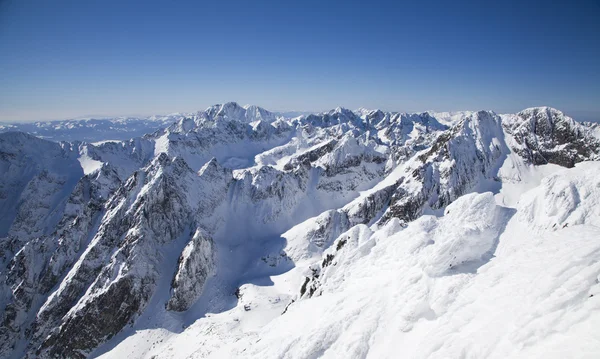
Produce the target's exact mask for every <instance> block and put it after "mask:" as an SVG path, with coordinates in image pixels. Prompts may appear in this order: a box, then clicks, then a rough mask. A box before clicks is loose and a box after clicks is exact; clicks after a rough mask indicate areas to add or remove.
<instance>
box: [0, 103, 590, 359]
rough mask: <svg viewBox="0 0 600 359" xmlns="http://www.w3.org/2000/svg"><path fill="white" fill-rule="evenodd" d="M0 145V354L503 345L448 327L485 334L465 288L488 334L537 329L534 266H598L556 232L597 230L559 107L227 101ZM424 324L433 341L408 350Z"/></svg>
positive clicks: (421, 352)
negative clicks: (157, 120) (127, 131)
mask: <svg viewBox="0 0 600 359" xmlns="http://www.w3.org/2000/svg"><path fill="white" fill-rule="evenodd" d="M0 139H5V140H3V142H2V146H1V147H0V169H2V170H3V171H4V174H5V175H4V176H2V177H1V178H0V190H1V191H2V192H0V195H1V196H0V207H1V208H0V211H2V212H1V213H4V214H8V215H9V216H7V217H5V218H4V219H3V229H4V231H3V232H2V233H3V234H1V236H3V237H2V238H0V256H1V257H0V260H1V261H2V262H3V263H4V265H3V266H2V267H1V268H0V308H2V316H1V317H0V357H2V358H5V357H7V358H21V357H26V358H52V357H65V358H86V357H98V356H107V357H117V358H120V357H132V358H143V357H152V356H153V355H156V356H157V357H161V358H162V357H167V358H170V357H173V358H180V357H188V356H192V357H207V356H213V357H215V356H216V357H223V356H224V357H238V356H251V357H257V356H262V355H265V356H267V357H281V356H284V357H285V356H291V357H293V356H296V357H311V356H320V355H330V356H335V357H339V356H350V357H362V356H365V355H366V354H371V355H373V356H396V355H397V354H398V353H400V354H402V353H404V354H405V356H408V357H411V356H413V357H422V356H435V355H437V354H439V355H442V356H450V357H453V356H456V355H457V353H458V352H461V353H463V352H464V353H465V356H469V357H485V356H490V355H501V354H500V353H505V354H510V355H513V354H514V353H507V352H505V351H504V349H503V348H504V347H502V348H501V349H502V350H500V349H498V350H495V349H494V350H491V351H489V352H488V351H486V350H488V349H486V347H485V345H487V344H486V343H488V344H490V345H492V342H485V341H483V340H481V341H477V342H475V343H474V344H470V343H471V342H470V341H469V340H471V338H474V337H475V336H476V335H475V334H473V335H471V336H469V337H468V338H465V339H464V340H458V339H453V340H452V341H450V342H447V341H444V340H443V338H445V337H446V336H456V335H457V334H456V333H461V331H462V327H461V326H462V325H464V326H465V329H464V330H465V331H467V332H468V330H473V331H475V330H476V329H475V327H474V328H471V329H469V328H470V327H469V325H470V324H469V323H470V321H467V320H465V321H460V320H459V319H456V318H457V316H458V314H456V313H462V310H465V311H466V314H464V315H463V316H465V317H467V318H468V315H470V314H469V313H473V312H478V311H480V310H481V312H482V313H484V311H483V309H481V308H479V307H480V306H482V305H483V303H481V302H480V300H481V298H480V296H475V295H471V294H469V293H470V292H469V288H472V287H475V288H478V286H483V287H485V286H490V287H491V289H489V290H486V295H489V297H486V298H488V300H489V301H492V302H498V304H501V303H504V304H505V305H506V307H503V308H504V309H502V310H501V312H498V313H492V314H493V315H496V314H497V315H498V316H499V318H500V319H505V320H507V322H502V321H501V320H500V319H498V320H497V321H493V322H491V323H492V324H491V326H492V327H491V328H489V329H486V330H489V332H490V333H496V334H495V335H497V337H494V338H495V339H494V341H493V343H494V345H496V343H498V345H500V344H501V343H502V340H504V339H503V338H504V337H502V335H504V334H501V333H506V332H510V330H509V329H507V327H509V326H510V325H514V326H515V327H517V328H527V326H526V325H521V324H519V323H517V324H514V322H511V321H510V320H511V319H510V318H511V315H512V312H515V313H518V314H522V313H523V312H520V311H519V310H523V311H530V312H533V313H537V314H534V316H535V318H537V317H541V318H545V319H544V320H546V319H547V318H548V317H546V315H553V314H548V313H550V312H548V311H541V312H539V313H538V312H536V310H538V309H539V308H542V307H539V306H540V305H541V304H540V303H542V302H540V301H538V299H539V298H537V297H531V298H530V297H528V296H529V295H534V294H535V295H539V296H540V298H541V297H543V296H546V297H548V298H549V297H551V294H549V293H550V292H549V291H550V290H552V288H546V287H543V286H541V287H539V288H535V290H533V289H532V290H530V291H528V292H527V293H525V291H524V290H523V291H522V290H521V288H522V287H521V286H525V284H523V283H524V282H522V281H521V280H523V281H525V282H526V281H527V280H528V279H527V278H529V277H527V276H528V275H534V274H535V273H538V274H539V275H543V274H544V273H554V272H552V270H550V269H546V270H545V271H542V270H541V269H539V268H538V267H539V263H546V261H555V262H560V263H562V264H560V265H561V266H563V267H569V268H571V267H573V268H579V266H581V268H583V267H585V268H587V269H585V270H591V271H593V270H594V268H595V267H593V268H592V267H589V266H588V264H589V263H588V262H585V263H583V264H582V263H580V262H579V261H578V259H576V258H579V257H585V258H587V257H586V256H588V254H589V255H590V256H592V257H590V258H591V259H590V260H593V259H595V257H593V255H594V254H593V253H592V252H589V253H588V252H585V251H586V250H588V249H589V250H590V251H592V250H594V248H591V247H589V246H592V247H593V246H594V242H593V241H592V240H590V241H589V243H588V242H585V243H581V244H578V243H570V244H569V245H568V246H565V247H564V248H563V247H560V245H559V244H557V246H558V247H556V248H555V247H552V246H551V243H562V242H565V243H566V242H567V241H578V240H584V239H585V238H588V237H591V236H593V235H594V234H595V232H594V231H595V228H596V227H595V226H596V225H597V224H598V220H597V219H598V212H597V209H596V208H597V207H598V206H597V198H598V196H597V187H594V186H596V183H597V179H596V178H597V177H598V176H597V172H598V170H597V162H593V161H596V160H598V159H599V155H600V140H599V139H598V138H597V137H595V136H594V135H593V131H592V129H591V128H590V127H589V126H584V125H581V124H578V123H576V122H575V121H573V120H572V119H570V118H568V117H567V116H565V115H564V114H562V113H561V112H560V111H557V110H554V109H550V108H533V109H528V110H524V111H522V112H520V113H518V114H514V115H502V116H498V115H496V114H495V113H493V112H490V111H478V112H462V113H453V114H435V113H421V114H402V113H386V112H382V111H367V110H360V111H358V112H352V111H349V110H346V109H343V108H337V109H334V110H331V111H328V112H324V113H320V114H311V115H303V116H300V117H297V118H293V119H289V118H284V117H281V116H280V115H277V114H274V113H271V112H269V111H267V110H264V109H261V108H259V107H256V106H245V107H242V106H239V105H238V104H236V103H226V104H222V105H215V106H212V107H210V108H208V109H207V110H205V111H201V112H198V113H196V114H192V115H189V116H185V117H183V118H181V119H180V120H178V121H177V122H175V123H173V124H172V125H170V126H168V127H166V128H164V129H160V130H157V131H155V132H154V133H151V134H147V135H144V136H143V137H138V138H133V139H131V140H128V141H117V142H116V141H108V142H102V143H96V144H90V143H82V142H72V143H68V142H62V143H59V144H57V143H51V142H49V141H44V140H41V139H38V138H35V137H32V136H28V135H24V134H3V135H0ZM50 155H52V156H50ZM54 155H60V158H59V160H58V162H57V161H55V160H54V161H53V160H51V159H50V158H49V157H56V156H54ZM586 163H587V164H586ZM575 165H577V167H576V168H575V169H573V170H571V171H566V172H562V171H563V169H565V168H569V167H573V166H575ZM548 176H550V177H548ZM544 177H546V178H547V179H546V180H542V178H544ZM528 190H532V191H530V192H528V193H527V194H526V195H523V193H524V192H526V191H528ZM571 231H575V232H571ZM576 231H582V232H581V235H579V233H580V232H576ZM562 233H566V235H565V236H566V237H568V238H567V239H565V240H564V241H563V240H559V241H552V240H548V239H547V238H553V237H552V236H558V238H561V237H562ZM582 238H583V239H582ZM546 242H548V244H545V243H546ZM531 243H535V245H531V247H528V246H530V244H531ZM588 245H589V246H588ZM545 246H549V247H548V248H546V247H545ZM586 248H587V249H586ZM590 248H591V249H590ZM563 250H582V251H584V252H581V253H579V252H577V253H576V254H577V256H579V257H576V258H575V259H574V258H573V257H570V258H569V259H568V260H569V261H571V262H567V259H566V258H567V257H566V256H565V257H564V258H563V257H562V256H563V255H564V253H562V251H563ZM540 251H541V252H540ZM546 251H550V252H548V253H546ZM561 253H562V254H561ZM586 253H587V254H586ZM519 256H523V257H519ZM556 256H558V257H556ZM529 257H532V258H531V262H539V263H537V264H536V267H535V268H534V269H529V268H526V269H525V272H527V273H526V274H521V275H516V274H515V272H519V271H520V268H521V267H523V266H525V264H523V263H522V262H521V261H520V259H519V258H529ZM561 258H563V259H561ZM503 261H504V262H503ZM523 261H524V259H523ZM561 261H562V262H561ZM563 262H564V263H563ZM502 263H504V264H502ZM590 263H591V262H590ZM496 265H498V267H495V266H496ZM590 265H591V264H590ZM586 266H587V267H586ZM493 268H497V269H493ZM590 268H591V269H590ZM582 270H584V269H582ZM488 271H489V272H491V273H495V274H494V275H495V276H496V277H502V278H504V277H506V278H508V279H506V280H504V279H503V280H502V281H501V282H498V283H496V282H494V284H493V285H492V284H490V283H489V281H488V280H487V279H485V278H487V277H486V275H485V273H487V272H488ZM560 273H561V272H556V276H557V277H558V278H559V279H557V283H558V284H561V283H563V282H562V281H563V277H562V276H561V274H560ZM513 276H514V277H513ZM545 279H547V278H544V280H545ZM564 280H566V279H564ZM480 281H482V282H481V283H480ZM478 283H479V284H478ZM539 283H542V281H541V280H540V281H539ZM552 283H554V282H552ZM565 283H566V282H565ZM566 285H567V284H565V286H566ZM569 285H570V284H569ZM588 287H589V286H588ZM588 287H586V288H588ZM497 288H499V289H497ZM565 288H567V289H568V288H570V287H564V286H563V289H564V290H566V289H565ZM582 288H583V287H582ZM563 289H561V291H562V290H563ZM588 289H589V288H588ZM582 290H583V289H582ZM536 293H537V294H536ZM569 293H571V291H569V290H567V294H566V295H567V297H568V298H571V297H570V295H571V294H569ZM504 296H507V297H508V296H510V297H511V298H512V297H516V298H521V301H522V302H523V303H525V304H527V303H529V304H527V305H525V304H524V305H522V308H517V309H514V310H513V309H511V308H512V307H511V305H513V304H514V303H517V302H516V301H515V302H511V301H510V300H508V299H506V300H503V299H502V298H503V297H504ZM481 297H483V296H481ZM578 298H579V297H578ZM592 298H593V297H592ZM569 300H570V299H569ZM594 300H595V299H594ZM571 302H573V301H571ZM373 303H375V304H376V305H373ZM473 303H475V305H476V307H475V308H471V307H470V306H471V304H473ZM511 303H513V304H511ZM573 303H575V302H573ZM504 304H503V305H504ZM514 305H516V304H514ZM536 305H538V307H539V308H538V309H535V308H534V307H535V306H536ZM455 306H459V307H456V308H455ZM460 308H463V309H460ZM569 308H570V307H569ZM459 309H460V310H459ZM504 310H509V311H511V313H508V314H506V315H502V314H501V313H502V312H503V311H504ZM544 310H545V309H544ZM549 310H550V309H549ZM552 310H554V309H552ZM586 310H587V309H586ZM569 313H571V312H569ZM569 313H565V314H562V312H560V315H561V318H563V319H565V320H566V319H568V317H569V315H570V314H569ZM585 313H586V314H585V315H586V316H587V317H586V318H590V320H593V318H595V314H594V313H595V312H592V311H589V312H585ZM492 314H489V315H492ZM461 315H462V314H461ZM486 316H487V314H482V315H477V317H476V318H475V319H473V322H474V323H475V322H478V321H479V320H482V318H486ZM522 317H523V315H521V316H520V318H522ZM569 320H571V319H569ZM446 322H447V323H446ZM572 322H573V323H575V322H576V321H575V319H573V321H572ZM536 323H537V322H536ZM566 323H571V322H570V321H565V322H562V321H561V322H560V323H558V324H556V325H563V324H565V325H566ZM473 325H475V324H473ZM535 325H537V324H535ZM535 325H534V326H533V327H531V330H532V331H534V332H535V335H537V336H539V337H540V341H539V342H540V343H541V344H540V345H542V346H543V347H540V348H546V347H545V346H544V345H545V344H544V343H543V340H544V338H545V337H544V336H543V335H541V334H539V333H541V329H540V327H538V326H535ZM569 325H570V324H569ZM459 327H461V331H457V329H456V328H459ZM449 328H452V329H449ZM477 328H479V327H477ZM511 330H512V329H511ZM515 330H516V329H515ZM569 330H570V329H569ZM429 331H438V332H439V333H440V334H439V335H437V336H436V339H435V340H429V339H428V340H427V342H428V343H429V342H431V343H437V344H435V345H434V344H431V345H434V346H433V347H432V346H431V345H429V346H428V345H417V346H411V345H414V343H418V342H419V340H421V341H424V340H425V339H423V338H425V334H424V333H426V332H429ZM563 332H565V333H570V332H568V330H566V329H565V330H562V331H561V333H563ZM515 335H516V334H515ZM492 337H493V336H492ZM509 340H513V341H515V343H517V344H518V345H516V346H515V348H513V350H525V349H526V348H529V347H532V348H533V347H535V345H537V344H536V343H538V341H535V340H533V339H531V338H529V339H527V340H525V339H523V340H522V342H523V343H525V342H526V343H525V344H522V343H521V342H519V340H520V339H518V338H517V339H514V338H512V337H510V338H509ZM436 341H439V342H436ZM400 343H406V345H403V346H400V347H399V348H398V349H394V345H397V344H400ZM519 343H521V344H522V345H521V344H519ZM519 345H521V346H519ZM436 348H437V349H439V351H438V352H436V351H435V349H436ZM436 353H437V354H436ZM440 353H441V354H440ZM496 353H498V354H496ZM578 353H579V352H578ZM515 355H516V354H515Z"/></svg>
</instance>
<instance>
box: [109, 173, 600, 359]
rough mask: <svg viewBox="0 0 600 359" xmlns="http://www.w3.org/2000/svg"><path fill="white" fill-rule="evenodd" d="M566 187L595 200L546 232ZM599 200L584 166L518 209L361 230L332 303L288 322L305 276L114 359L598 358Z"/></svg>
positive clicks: (246, 292) (324, 293) (453, 209)
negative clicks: (299, 282)
mask: <svg viewBox="0 0 600 359" xmlns="http://www.w3.org/2000/svg"><path fill="white" fill-rule="evenodd" d="M565 187H567V188H569V189H570V190H571V191H576V192H578V193H583V195H582V197H581V200H580V201H579V202H577V203H575V202H570V201H569V200H568V199H567V202H568V204H567V206H564V207H561V208H562V209H563V210H564V212H565V213H566V212H569V213H573V214H571V215H570V216H571V217H570V218H571V223H572V225H570V226H568V227H565V228H562V227H563V226H562V225H561V226H555V227H554V228H552V226H550V227H543V229H538V230H536V231H532V229H533V227H534V225H536V227H537V223H532V220H535V222H542V223H550V222H552V221H555V223H557V224H561V223H563V222H564V221H561V218H563V217H564V214H563V215H562V216H558V217H557V216H556V215H555V216H552V214H553V211H554V209H553V208H547V207H544V206H543V205H544V204H547V203H548V202H546V201H548V200H550V201H551V202H550V203H557V202H555V197H557V196H558V197H559V198H560V197H562V196H564V195H565V194H564V193H565V192H564V191H565ZM599 190H600V163H597V162H594V163H584V164H581V165H579V166H577V167H576V168H573V169H568V170H564V171H562V172H560V173H558V174H556V175H553V176H551V177H548V178H545V179H544V180H543V181H542V184H541V185H540V186H539V187H536V188H535V189H533V190H531V191H529V192H527V193H525V194H524V195H523V197H522V198H523V199H522V201H520V202H519V203H518V204H517V208H508V207H503V206H500V205H498V204H496V202H495V200H494V197H493V196H492V194H491V193H489V192H486V193H482V194H476V193H473V194H468V195H465V196H462V197H460V198H459V199H458V200H456V201H455V202H454V203H452V204H451V205H449V206H448V207H447V208H446V210H445V213H444V215H443V216H440V217H435V216H427V215H426V216H422V217H421V218H419V219H418V220H416V221H414V222H412V223H410V224H409V225H408V226H407V227H406V228H402V227H401V226H400V225H399V223H398V222H397V221H390V222H389V223H388V224H386V225H385V226H383V227H381V228H373V227H372V228H369V227H367V226H364V225H358V226H356V227H353V228H352V229H351V230H349V231H347V232H346V233H344V234H342V235H340V236H339V237H338V239H337V240H336V243H334V245H333V246H332V247H331V248H330V249H331V251H330V252H331V253H335V257H334V259H333V262H332V263H331V264H330V265H329V266H328V267H327V268H325V270H323V271H322V272H321V277H320V278H321V286H320V288H319V293H318V295H317V296H315V297H313V298H310V299H308V300H298V301H296V302H294V303H293V304H291V305H290V306H289V307H287V309H286V310H285V313H284V314H281V311H283V310H282V308H284V306H283V305H282V304H281V301H279V302H277V301H276V300H274V299H275V298H278V299H281V298H288V297H290V296H291V297H294V296H295V295H296V296H297V294H298V293H295V291H296V290H297V287H293V286H292V287H291V288H290V286H289V282H290V281H292V279H291V278H290V277H293V276H295V275H296V276H297V275H298V273H296V271H295V270H292V271H290V272H287V273H285V274H282V275H279V276H274V277H271V281H272V282H271V283H270V284H267V283H261V284H251V285H245V286H244V287H242V289H241V291H242V293H243V297H242V300H240V301H239V303H238V304H237V306H236V307H235V308H232V309H230V310H227V311H224V312H221V313H216V314H209V315H207V317H206V318H203V319H201V320H198V321H197V322H195V323H194V324H192V325H191V326H189V327H188V328H186V329H184V330H183V331H182V332H181V333H178V334H175V333H172V332H169V331H165V330H164V329H148V330H144V331H139V332H136V333H135V334H134V335H132V336H130V337H128V338H127V339H126V340H125V341H123V342H122V343H120V344H119V345H118V346H117V347H116V348H115V349H113V350H112V351H111V352H110V353H108V354H106V355H104V356H102V358H119V357H129V358H151V357H153V356H155V357H157V358H179V357H181V358H184V357H190V358H204V357H211V358H212V357H214V358H224V357H229V358H238V357H248V358H316V357H327V358H366V357H370V358H398V357H405V358H458V357H464V358H507V357H511V358H565V357H578V358H597V357H598V356H599V355H600V337H599V335H598V332H597V330H595V329H596V328H598V325H600V284H599V280H600V277H599V276H600V241H599V239H600V227H598V226H597V222H593V221H594V220H595V221H597V220H598V219H600V213H599V212H598V206H597V201H598V200H599V199H600V191H599ZM539 205H542V207H541V208H542V211H543V212H544V213H538V211H539V208H538V207H537V206H539ZM543 208H546V209H545V210H544V209H543ZM577 213H579V214H577ZM592 218H593V219H592ZM586 220H587V221H589V222H588V223H586ZM577 222H579V223H577ZM564 223H566V222H564ZM557 227H558V228H557ZM341 242H344V243H345V244H344V245H343V246H342V248H341V249H340V250H334V248H335V247H336V246H337V247H340V245H339V243H341ZM246 303H248V304H246ZM245 305H250V306H251V309H250V310H249V311H246V310H245V309H244V306H245Z"/></svg>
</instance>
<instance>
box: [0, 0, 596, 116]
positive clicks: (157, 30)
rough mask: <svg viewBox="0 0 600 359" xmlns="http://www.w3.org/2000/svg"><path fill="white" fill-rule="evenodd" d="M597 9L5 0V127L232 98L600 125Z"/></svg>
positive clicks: (292, 106) (0, 22) (572, 4)
mask: <svg viewBox="0 0 600 359" xmlns="http://www.w3.org/2000/svg"><path fill="white" fill-rule="evenodd" d="M599 4H600V3H599V2H598V1H561V0H557V1H543V2H542V1H539V2H533V1H529V2H528V1H501V2H487V1H453V2H451V1H410V2H404V1H389V2H388V1H368V2H367V1H362V2H354V1H311V0H305V1H277V2H275V1H273V2H270V1H269V2H266V1H214V2H213V1H211V2H209V1H184V0H180V1H113V0H103V1H95V0H86V1H75V0H73V1H71V0H54V1H44V0H0V121H31V120H46V119H62V118H74V117H82V116H91V115H94V116H111V115H145V114H155V113H170V112H178V111H180V112H187V111H196V110H200V109H204V108H206V107H207V106H209V105H212V104H215V103H222V102H227V101H237V102H239V103H241V104H247V103H251V104H257V105H260V106H263V107H266V108H268V109H272V110H311V111H319V110H326V109H330V108H334V107H336V106H344V107H348V108H351V109H354V108H357V107H367V108H382V109H385V110H398V111H422V110H444V111H445V110H461V109H470V110H475V109H492V110H495V111H498V112H513V111H518V110H520V109H523V108H526V107H531V106H541V105H548V106H553V107H556V108H558V109H561V110H563V111H564V112H566V113H568V114H571V115H573V116H575V117H579V118H586V119H600V60H599V59H598V58H599V56H600V21H599V20H598V18H599V17H600V5H599Z"/></svg>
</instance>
